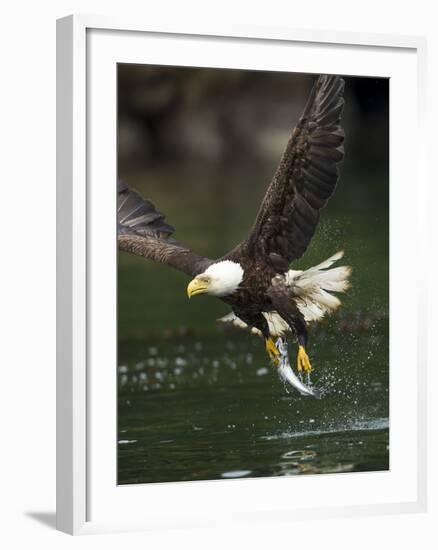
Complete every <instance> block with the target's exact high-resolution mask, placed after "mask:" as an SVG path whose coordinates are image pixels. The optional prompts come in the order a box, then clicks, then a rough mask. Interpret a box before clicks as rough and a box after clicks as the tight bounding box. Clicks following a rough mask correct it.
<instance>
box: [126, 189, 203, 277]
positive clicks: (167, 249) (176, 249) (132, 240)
mask: <svg viewBox="0 0 438 550" xmlns="http://www.w3.org/2000/svg"><path fill="white" fill-rule="evenodd" d="M117 222H118V224H117V225H118V246H119V249H120V250H124V251H126V252H131V253H132V254H136V255H137V256H143V257H144V258H148V259H150V260H153V261H155V262H159V263H162V264H166V265H168V266H170V267H173V268H175V269H178V270H179V271H182V272H183V273H186V274H187V275H189V276H191V277H194V276H195V275H198V274H199V273H202V272H203V271H205V270H206V269H207V267H208V266H209V265H211V264H212V263H213V260H210V259H209V258H205V257H203V256H199V255H197V254H195V253H194V252H192V251H191V250H190V249H189V248H187V247H185V246H184V245H182V244H180V243H178V242H177V241H175V240H173V239H171V235H172V233H173V232H174V228H173V227H172V226H171V225H169V224H168V223H166V222H165V221H164V215H163V214H161V212H158V211H157V210H156V208H155V206H154V205H153V204H152V203H151V202H150V201H149V200H146V199H143V197H142V196H141V195H140V194H139V193H137V191H134V190H132V189H129V187H128V186H127V185H126V183H124V182H119V183H118V196H117Z"/></svg>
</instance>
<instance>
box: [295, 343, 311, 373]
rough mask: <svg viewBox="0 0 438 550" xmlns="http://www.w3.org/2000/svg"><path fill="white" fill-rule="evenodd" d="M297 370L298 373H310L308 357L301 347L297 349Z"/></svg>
mask: <svg viewBox="0 0 438 550" xmlns="http://www.w3.org/2000/svg"><path fill="white" fill-rule="evenodd" d="M297 369H298V372H302V371H304V372H306V373H310V372H312V365H311V364H310V360H309V356H308V355H307V353H306V350H305V349H304V347H303V346H299V347H298V357H297Z"/></svg>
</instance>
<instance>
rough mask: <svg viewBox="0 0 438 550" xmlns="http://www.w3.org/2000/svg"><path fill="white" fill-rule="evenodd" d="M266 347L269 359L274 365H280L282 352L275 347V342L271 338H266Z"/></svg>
mask: <svg viewBox="0 0 438 550" xmlns="http://www.w3.org/2000/svg"><path fill="white" fill-rule="evenodd" d="M265 345H266V352H267V354H268V355H269V359H270V360H271V361H272V362H273V363H274V365H278V364H279V363H280V352H279V350H278V348H277V346H276V345H275V342H274V340H273V339H272V338H271V337H269V338H266V340H265Z"/></svg>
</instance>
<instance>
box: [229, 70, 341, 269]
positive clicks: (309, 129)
mask: <svg viewBox="0 0 438 550" xmlns="http://www.w3.org/2000/svg"><path fill="white" fill-rule="evenodd" d="M343 93H344V80H343V79H342V78H341V77H339V76H328V75H321V76H320V77H318V79H317V81H316V83H315V85H314V86H313V89H312V91H311V93H310V97H309V99H308V102H307V104H306V107H305V109H304V112H303V114H302V116H301V118H300V120H299V122H298V125H297V126H296V128H295V129H294V131H293V132H292V135H291V137H290V139H289V142H288V144H287V146H286V150H285V151H284V153H283V156H282V159H281V161H280V164H279V166H278V168H277V171H276V172H275V174H274V177H273V179H272V181H271V183H270V185H269V187H268V189H267V192H266V195H265V197H264V199H263V201H262V204H261V206H260V209H259V212H258V215H257V218H256V221H255V224H254V226H253V228H252V230H251V232H250V235H249V237H248V238H247V239H246V241H244V242H243V243H241V244H240V245H239V246H238V247H236V248H235V249H234V250H233V251H232V252H231V253H230V255H229V256H230V257H233V256H236V255H241V254H249V255H252V256H258V257H263V258H275V261H276V262H277V265H278V258H281V259H282V261H283V264H284V266H286V265H288V264H289V263H290V262H291V261H293V260H296V259H298V258H300V257H301V256H302V255H303V254H304V252H305V251H306V249H307V247H308V245H309V243H310V241H311V239H312V237H313V235H314V233H315V230H316V227H317V225H318V222H319V211H320V210H321V208H324V206H325V205H326V204H327V201H328V199H329V198H330V196H331V195H332V193H333V191H334V189H335V186H336V183H337V180H338V166H337V165H338V164H339V163H340V162H341V161H342V160H343V158H344V147H343V142H344V132H343V129H342V127H341V116H342V110H343V106H344V98H343Z"/></svg>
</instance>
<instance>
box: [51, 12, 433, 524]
mask: <svg viewBox="0 0 438 550" xmlns="http://www.w3.org/2000/svg"><path fill="white" fill-rule="evenodd" d="M424 48H425V46H424V42H423V41H422V40H421V39H417V38H410V37H396V38H395V37H387V36H363V35H361V36H355V35H342V34H339V35H338V34H337V33H333V34H330V33H322V32H315V33H309V32H299V31H280V30H275V29H264V30H257V32H255V31H251V29H240V30H239V29H237V30H236V29H232V30H226V29H222V30H220V29H202V30H200V29H171V28H161V29H150V28H148V27H147V26H142V25H139V24H138V23H134V24H132V23H130V22H123V21H115V20H107V19H101V18H93V17H80V16H79V17H78V16H71V17H68V18H65V19H61V20H59V21H58V59H57V69H58V79H57V82H58V172H57V179H58V370H57V372H58V386H57V392H58V401H57V402H58V408H57V419H58V429H57V437H58V443H57V451H58V470H57V485H58V493H57V498H58V504H57V507H58V510H57V514H58V528H59V529H61V530H63V531H66V532H69V533H74V534H77V533H88V532H98V531H107V530H127V529H152V528H160V527H165V526H166V527H177V526H185V525H200V526H202V525H213V524H218V523H220V522H223V521H235V522H239V521H259V520H260V519H261V518H266V519H269V520H272V519H276V518H282V519H284V518H286V517H292V512H293V517H295V518H303V517H311V516H312V517H326V516H327V515H328V514H338V515H351V514H365V513H366V514H377V513H388V512H396V511H418V510H421V509H424V506H425V485H426V474H425V464H424V461H425V458H424V446H425V428H424V426H425V410H426V409H425V407H426V404H425V358H424V357H423V355H422V353H423V352H422V350H423V349H424V348H423V347H422V345H421V344H422V342H421V339H422V328H423V327H422V326H421V319H420V318H419V317H418V311H419V307H420V305H421V303H422V300H423V301H424V300H425V288H424V284H423V282H422V281H421V280H420V279H418V280H417V279H415V278H413V271H412V269H411V268H410V267H409V266H415V265H420V264H421V258H420V257H421V254H422V250H421V247H419V246H418V243H420V242H421V234H422V231H423V230H422V227H423V225H422V224H423V220H422V216H421V212H422V208H423V207H424V194H425V192H424V177H423V175H422V170H423V169H424V168H423V163H422V159H421V155H422V152H421V140H422V133H421V132H422V116H423V113H422V111H421V97H422V93H423V92H422V78H423V63H424ZM407 289H409V292H407ZM206 504H208V505H206Z"/></svg>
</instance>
